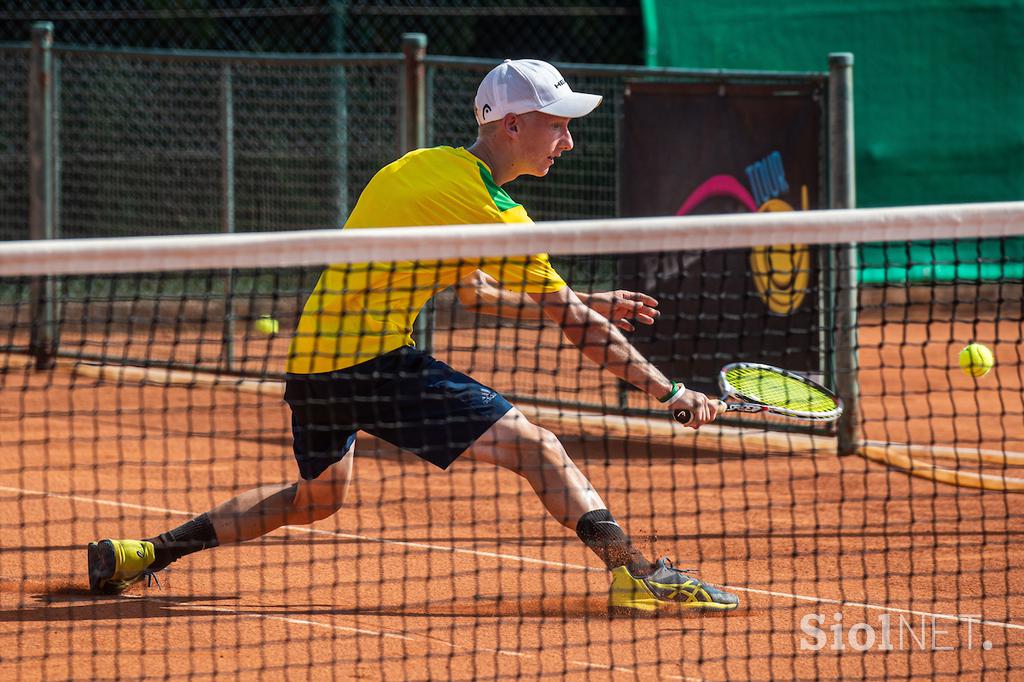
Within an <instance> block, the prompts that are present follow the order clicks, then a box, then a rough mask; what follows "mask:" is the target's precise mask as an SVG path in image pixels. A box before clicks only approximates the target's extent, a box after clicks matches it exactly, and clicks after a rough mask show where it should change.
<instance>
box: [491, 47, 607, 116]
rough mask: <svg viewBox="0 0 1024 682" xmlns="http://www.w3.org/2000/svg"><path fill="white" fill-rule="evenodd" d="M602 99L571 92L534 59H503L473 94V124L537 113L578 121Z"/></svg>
mask: <svg viewBox="0 0 1024 682" xmlns="http://www.w3.org/2000/svg"><path fill="white" fill-rule="evenodd" d="M602 99H604V98H603V97H601V95H588V94H587V93H585V92H573V91H572V89H570V88H569V85H568V84H567V83H566V82H565V79H564V78H562V74H560V73H558V69H556V68H555V67H553V66H551V65H550V64H548V63H547V62H542V61H540V60H537V59H516V60H514V61H513V60H511V59H506V60H505V61H504V62H503V63H501V64H498V65H497V66H496V67H494V68H493V69H491V71H490V73H488V74H487V75H486V76H484V79H483V81H481V83H480V87H479V88H477V91H476V102H475V104H476V106H475V107H474V109H475V111H476V122H477V123H479V124H480V125H483V124H485V123H493V122H494V121H500V120H501V119H502V118H504V117H505V114H525V113H527V112H528V111H539V112H541V113H544V114H551V115H552V116H564V117H566V118H579V117H580V116H586V115H587V114H589V113H590V112H591V111H593V110H594V109H595V108H596V107H597V105H598V104H600V103H601V100H602Z"/></svg>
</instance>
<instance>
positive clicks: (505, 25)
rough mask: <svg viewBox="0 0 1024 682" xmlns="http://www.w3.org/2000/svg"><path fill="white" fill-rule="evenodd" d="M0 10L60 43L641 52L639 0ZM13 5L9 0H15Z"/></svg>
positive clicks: (77, 0)
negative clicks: (50, 31)
mask: <svg viewBox="0 0 1024 682" xmlns="http://www.w3.org/2000/svg"><path fill="white" fill-rule="evenodd" d="M25 4H26V5H29V7H28V8H23V9H17V8H11V6H10V5H7V7H8V8H7V9H0V41H23V40H26V37H27V36H28V33H29V30H30V27H31V24H32V23H33V22H35V21H52V22H54V24H55V25H56V36H55V39H56V41H57V42H58V43H64V44H74V45H91V46H108V47H137V48H138V47H142V48H176V49H189V50H228V51H244V52H268V51H269V52H312V53H324V52H346V53H353V52H365V53H376V52H393V51H394V50H395V46H396V45H398V42H399V39H400V36H401V35H402V34H403V33H408V32H417V33H424V34H426V36H427V39H428V40H429V41H430V46H431V51H432V52H433V53H434V54H445V55H466V56H473V57H491V58H505V57H512V58H517V57H527V56H529V57H535V58H538V59H546V60H548V61H562V62H565V61H569V62H591V63H610V64H638V63H642V61H643V46H644V34H643V22H642V15H641V10H640V2H639V0H500V1H499V0H262V1H259V2H247V1H245V0H229V1H227V2H210V1H204V0H189V1H187V2H182V1H181V0H105V1H102V2H92V1H89V2H86V1H84V0H72V1H71V2H68V1H67V0H41V1H37V2H32V3H25ZM15 5H16V3H15Z"/></svg>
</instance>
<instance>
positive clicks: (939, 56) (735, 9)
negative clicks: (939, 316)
mask: <svg viewBox="0 0 1024 682" xmlns="http://www.w3.org/2000/svg"><path fill="white" fill-rule="evenodd" d="M642 4H643V7H644V23H645V28H646V34H647V61H648V64H650V65H652V66H653V65H658V66H685V67H694V68H736V69H764V70H797V71H825V70H827V69H828V54H829V53H830V52H852V53H853V54H854V106H855V121H856V132H855V135H856V146H857V205H858V206H863V207H868V206H901V205H911V204H937V203H962V202H976V201H1007V200H1020V199H1024V0H988V1H984V2H982V1H979V0H975V1H967V0H960V1H958V2H953V1H949V0H933V1H926V0H902V1H901V2H891V1H889V0H885V1H883V0H813V1H812V0H788V1H783V2H778V3H754V2H721V1H720V0H719V1H715V0H686V1H685V2H683V1H682V0H642ZM1022 241H1024V240H1006V241H1004V243H1003V244H995V245H994V246H993V245H992V244H989V243H986V244H983V245H977V244H975V245H974V246H973V247H961V248H958V249H954V248H953V247H952V245H951V244H937V245H932V246H929V247H928V248H927V249H924V250H922V249H923V247H922V248H917V247H915V249H913V253H911V252H909V251H908V250H907V249H902V250H901V251H902V254H903V255H902V259H903V261H907V259H908V258H909V260H910V262H909V264H908V263H906V262H904V263H903V264H902V265H901V264H898V263H897V262H896V261H899V259H900V258H901V255H900V253H894V254H891V255H890V253H889V251H890V250H882V249H866V250H865V251H864V254H863V256H864V260H865V263H864V265H865V268H866V270H865V279H866V281H882V280H885V279H889V280H892V279H897V280H899V279H900V278H901V277H911V278H912V279H915V280H918V279H939V280H947V279H948V278H951V277H954V276H956V277H968V278H972V279H973V277H969V275H970V274H971V272H972V270H971V268H970V267H967V268H964V267H957V264H960V265H968V266H969V265H971V264H973V265H974V266H975V267H974V270H973V271H974V272H976V276H977V275H980V276H981V277H983V278H988V277H987V275H991V276H995V277H1007V276H1010V277H1012V276H1013V273H1014V272H1016V273H1017V275H1016V276H1017V277H1020V274H1019V273H1020V271H1021V262H1020V261H1021V260H1024V258H1022V253H1024V244H1022V243H1021V242H1022ZM968 254H973V255H975V256H980V257H981V259H982V260H987V258H988V257H989V256H991V257H994V258H996V262H994V263H984V264H983V265H987V266H988V267H981V268H979V267H978V265H979V264H978V263H977V261H976V260H975V261H972V262H965V261H964V260H963V259H964V257H965V256H966V255H968ZM918 258H928V259H929V261H930V262H931V263H940V264H948V265H949V266H948V267H933V268H929V267H927V265H928V263H923V262H920V261H918V260H917V259H918ZM1014 259H1017V260H1016V261H1015V260H1014ZM915 264H918V265H921V266H922V267H920V268H916V267H914V266H915ZM1004 265H1009V266H1012V267H1010V268H1009V271H1008V269H1007V268H1006V267H1004Z"/></svg>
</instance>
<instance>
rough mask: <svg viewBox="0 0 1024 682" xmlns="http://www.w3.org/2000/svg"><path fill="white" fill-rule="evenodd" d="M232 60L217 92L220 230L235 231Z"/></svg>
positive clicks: (225, 349) (228, 296) (229, 307)
mask: <svg viewBox="0 0 1024 682" xmlns="http://www.w3.org/2000/svg"><path fill="white" fill-rule="evenodd" d="M231 69H232V67H231V64H224V66H223V67H222V68H221V93H220V184H221V203H220V230H221V232H224V233H228V234H231V233H233V232H234V231H235V106H234V88H233V86H232V73H231ZM234 288H235V285H234V273H233V271H231V270H228V271H227V273H226V274H225V275H224V329H223V331H222V344H221V353H222V358H223V362H224V370H225V371H227V372H230V371H232V369H234V362H235V295H234Z"/></svg>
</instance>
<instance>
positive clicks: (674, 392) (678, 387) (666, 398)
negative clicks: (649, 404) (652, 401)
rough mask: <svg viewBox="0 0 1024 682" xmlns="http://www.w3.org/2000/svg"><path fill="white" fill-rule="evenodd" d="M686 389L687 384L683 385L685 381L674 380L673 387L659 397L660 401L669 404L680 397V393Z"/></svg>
mask: <svg viewBox="0 0 1024 682" xmlns="http://www.w3.org/2000/svg"><path fill="white" fill-rule="evenodd" d="M685 390H686V386H684V385H683V382H681V381H673V382H672V387H671V388H670V389H669V390H668V392H667V393H665V394H664V395H662V396H661V397H660V398H658V402H659V403H662V404H663V405H668V404H669V403H671V402H672V401H674V400H675V399H676V398H678V397H679V395H680V394H681V393H682V392H683V391H685Z"/></svg>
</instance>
